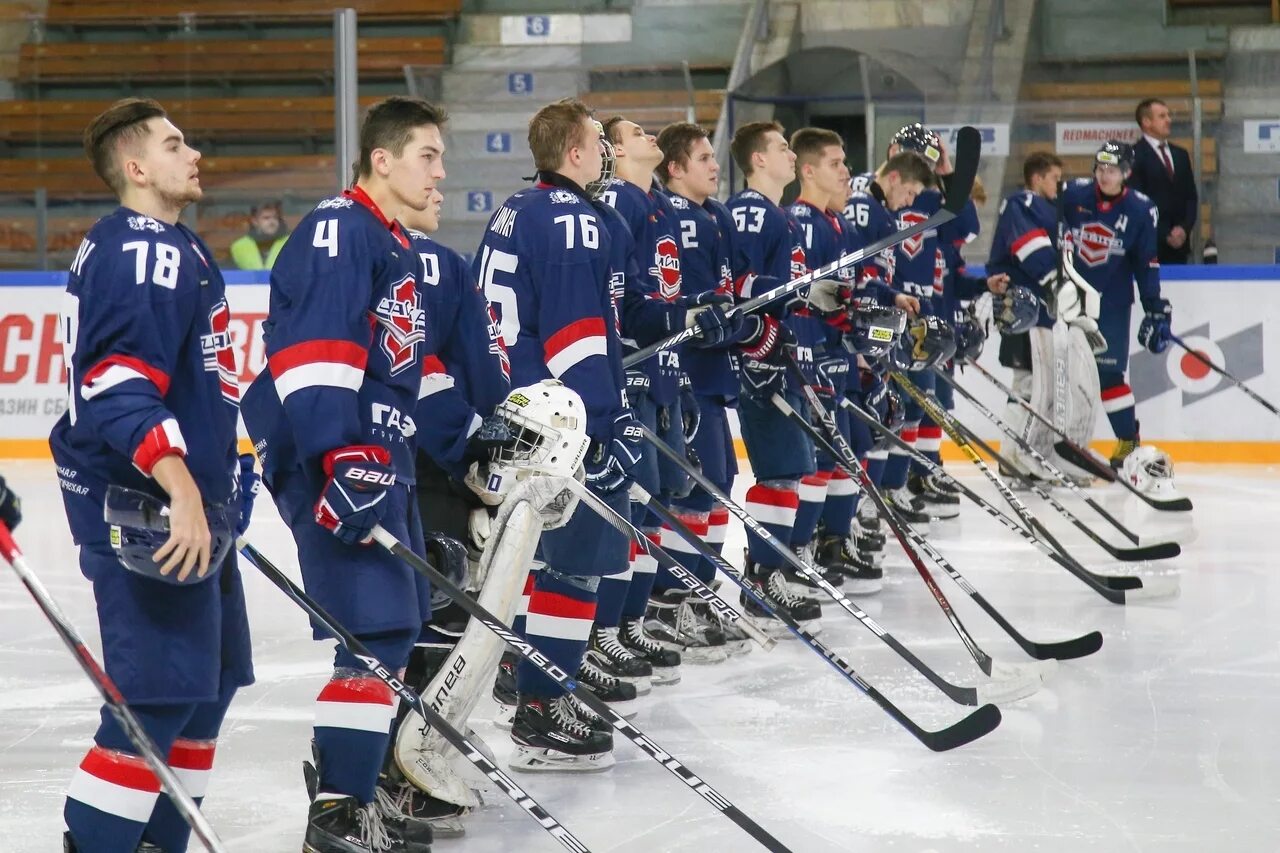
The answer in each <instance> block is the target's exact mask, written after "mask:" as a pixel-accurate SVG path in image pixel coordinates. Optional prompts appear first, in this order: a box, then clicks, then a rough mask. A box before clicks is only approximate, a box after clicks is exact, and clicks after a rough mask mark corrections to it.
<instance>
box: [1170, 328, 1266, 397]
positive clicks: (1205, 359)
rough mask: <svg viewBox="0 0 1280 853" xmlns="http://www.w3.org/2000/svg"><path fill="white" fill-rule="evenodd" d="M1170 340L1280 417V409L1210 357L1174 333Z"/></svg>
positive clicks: (1171, 334)
mask: <svg viewBox="0 0 1280 853" xmlns="http://www.w3.org/2000/svg"><path fill="white" fill-rule="evenodd" d="M1168 338H1169V340H1171V341H1173V342H1174V343H1175V344H1177V345H1178V346H1180V347H1182V348H1183V349H1184V350H1186V351H1187V352H1189V353H1191V355H1192V356H1193V357H1194V358H1195V359H1196V360H1197V361H1199V362H1200V363H1201V364H1203V365H1204V366H1205V367H1207V368H1209V369H1210V370H1212V371H1213V372H1214V373H1216V374H1218V375H1219V376H1221V377H1222V378H1223V379H1225V380H1227V381H1228V382H1230V383H1231V384H1232V385H1234V386H1236V387H1237V388H1239V389H1240V390H1241V391H1243V392H1244V393H1246V394H1248V395H1249V396H1250V397H1252V398H1253V399H1254V402H1256V403H1257V404H1258V405H1260V406H1262V407H1263V408H1264V409H1266V410H1267V411H1268V412H1270V413H1271V414H1273V415H1280V409H1277V408H1276V407H1275V406H1273V405H1272V404H1271V403H1269V402H1267V401H1266V400H1265V399H1263V397H1262V396H1261V395H1260V394H1258V393H1257V392H1256V391H1254V390H1253V389H1252V388H1250V387H1249V386H1248V385H1245V384H1244V383H1243V382H1241V381H1240V380H1239V379H1236V378H1235V377H1234V376H1232V375H1231V374H1230V373H1228V372H1227V371H1226V370H1224V369H1223V368H1221V367H1218V365H1216V364H1214V363H1213V362H1212V361H1210V360H1209V357H1208V356H1206V355H1205V354H1204V353H1202V352H1200V351H1199V350H1194V349H1192V348H1191V347H1190V346H1188V345H1187V342H1186V341H1184V340H1183V339H1182V338H1180V337H1178V336H1177V335H1175V334H1173V333H1172V332H1170V333H1169V334H1168Z"/></svg>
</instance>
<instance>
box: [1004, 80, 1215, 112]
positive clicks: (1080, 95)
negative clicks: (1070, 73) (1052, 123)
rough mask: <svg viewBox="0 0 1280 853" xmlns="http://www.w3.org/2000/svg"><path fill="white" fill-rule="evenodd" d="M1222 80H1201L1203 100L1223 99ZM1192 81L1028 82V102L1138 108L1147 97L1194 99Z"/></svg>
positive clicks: (1025, 92)
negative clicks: (1124, 103)
mask: <svg viewBox="0 0 1280 853" xmlns="http://www.w3.org/2000/svg"><path fill="white" fill-rule="evenodd" d="M1221 96H1222V81H1221V80H1213V79H1207V80H1201V81H1200V97H1201V98H1210V97H1221ZM1190 97H1191V81H1190V80H1098V81H1092V82H1086V83H1027V84H1026V85H1024V86H1023V87H1022V99H1023V100H1026V101H1050V100H1057V101H1088V100H1094V99H1099V100H1102V99H1107V100H1111V99H1130V100H1132V101H1133V104H1134V106H1137V104H1138V101H1141V100H1142V99H1144V98H1161V99H1170V98H1190Z"/></svg>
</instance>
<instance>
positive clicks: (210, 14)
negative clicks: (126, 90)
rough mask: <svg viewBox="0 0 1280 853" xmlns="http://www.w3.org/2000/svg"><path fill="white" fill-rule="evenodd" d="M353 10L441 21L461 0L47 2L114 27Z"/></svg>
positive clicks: (51, 16) (73, 16)
mask: <svg viewBox="0 0 1280 853" xmlns="http://www.w3.org/2000/svg"><path fill="white" fill-rule="evenodd" d="M344 8H352V9H355V10H356V14H357V15H358V16H359V17H360V18H362V19H366V20H372V19H379V20H443V19H448V18H454V17H457V15H458V13H459V12H460V11H461V9H462V0H339V2H332V3H325V2H320V0H271V2H267V3H263V4H261V5H257V6H255V5H253V4H248V3H244V2H241V0H198V2H197V0H176V2H175V0H155V2H150V3H136V2H134V3H128V2H120V1H119V0H50V2H49V10H48V18H47V20H48V23H49V24H50V25H51V26H53V25H75V26H116V25H119V24H124V23H128V22H135V21H148V22H169V23H176V22H178V21H179V20H180V19H181V18H182V16H184V15H185V16H191V17H192V18H195V19H197V20H198V19H201V18H205V19H218V20H232V21H241V20H243V21H270V20H289V19H296V18H305V17H310V18H319V17H328V16H329V15H331V14H332V13H333V10H334V9H344Z"/></svg>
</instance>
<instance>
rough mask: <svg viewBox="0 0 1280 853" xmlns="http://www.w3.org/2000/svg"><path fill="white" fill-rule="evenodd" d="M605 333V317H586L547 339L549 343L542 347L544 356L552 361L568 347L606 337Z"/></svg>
mask: <svg viewBox="0 0 1280 853" xmlns="http://www.w3.org/2000/svg"><path fill="white" fill-rule="evenodd" d="M605 333H606V331H605V324H604V318H603V317H584V318H583V319H581V320H575V321H574V322H572V323H570V324H569V325H567V326H565V327H564V328H562V329H561V330H560V331H558V332H556V333H555V334H554V335H552V336H551V337H549V338H547V342H546V343H545V344H543V345H542V351H543V355H544V356H545V357H546V358H547V360H548V361H550V360H551V359H552V358H554V357H555V355H556V354H557V353H559V352H560V351H561V350H563V349H565V348H566V347H569V346H572V345H573V344H575V343H577V342H578V341H581V340H584V339H586V338H592V337H604V336H605Z"/></svg>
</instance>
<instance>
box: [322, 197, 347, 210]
mask: <svg viewBox="0 0 1280 853" xmlns="http://www.w3.org/2000/svg"><path fill="white" fill-rule="evenodd" d="M352 204H353V202H352V201H351V199H349V198H344V197H342V196H340V195H339V196H334V197H333V198H326V199H325V200H324V201H322V202H320V203H319V204H317V205H316V210H341V209H342V208H344V207H350V206H351V205H352Z"/></svg>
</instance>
